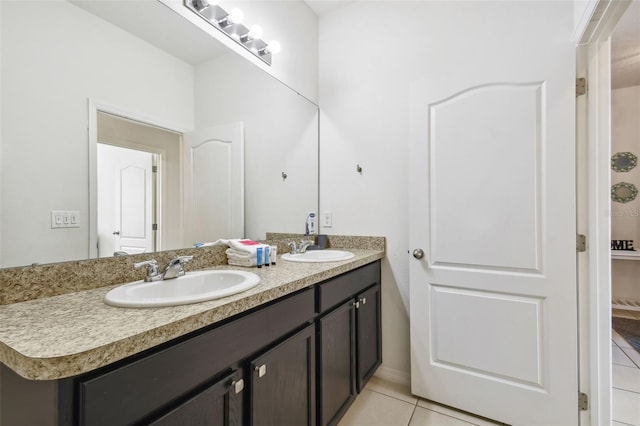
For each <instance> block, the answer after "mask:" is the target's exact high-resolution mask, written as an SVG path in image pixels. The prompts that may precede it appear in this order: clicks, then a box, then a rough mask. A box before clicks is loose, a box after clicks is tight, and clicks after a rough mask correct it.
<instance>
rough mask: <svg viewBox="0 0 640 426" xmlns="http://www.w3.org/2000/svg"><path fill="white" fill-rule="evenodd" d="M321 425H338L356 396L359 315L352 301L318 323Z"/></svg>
mask: <svg viewBox="0 0 640 426" xmlns="http://www.w3.org/2000/svg"><path fill="white" fill-rule="evenodd" d="M318 323H319V340H318V341H319V344H318V346H319V348H320V349H319V359H320V368H319V371H320V375H319V380H320V387H321V396H320V398H321V399H320V404H319V405H320V406H321V407H322V410H321V412H320V424H322V425H326V424H334V423H336V422H337V421H338V420H339V419H340V417H342V415H343V414H344V412H345V411H346V410H347V408H349V405H351V403H352V402H353V400H354V399H355V397H356V389H355V385H354V377H355V357H354V356H353V354H354V353H355V335H354V332H355V315H354V308H353V301H351V300H350V301H348V302H346V303H344V304H343V305H341V306H339V307H338V308H336V309H334V310H333V311H331V312H330V313H328V314H326V315H325V316H323V317H322V318H320V319H319V320H318Z"/></svg>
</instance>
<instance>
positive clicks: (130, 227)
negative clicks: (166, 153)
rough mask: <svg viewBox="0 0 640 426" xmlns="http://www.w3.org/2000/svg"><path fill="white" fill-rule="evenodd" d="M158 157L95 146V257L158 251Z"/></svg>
mask: <svg viewBox="0 0 640 426" xmlns="http://www.w3.org/2000/svg"><path fill="white" fill-rule="evenodd" d="M157 157H158V155H157V154H153V153H150V152H145V151H138V150H134V149H129V148H123V147H119V146H114V145H107V144H102V143H98V257H108V256H112V255H113V254H114V253H116V252H118V253H121V254H124V253H126V254H137V253H145V252H147V253H148V252H152V251H156V250H157V246H156V242H157V238H156V232H157V221H156V212H157V208H156V206H157V200H158V197H157V194H156V189H157V185H156V181H157V170H158V169H157V165H156V164H157V161H158V160H157Z"/></svg>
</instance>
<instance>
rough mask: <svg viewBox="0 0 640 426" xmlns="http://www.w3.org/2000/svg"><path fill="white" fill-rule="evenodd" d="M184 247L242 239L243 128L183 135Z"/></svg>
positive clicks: (231, 126)
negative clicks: (184, 187)
mask: <svg viewBox="0 0 640 426" xmlns="http://www.w3.org/2000/svg"><path fill="white" fill-rule="evenodd" d="M185 176H186V179H187V188H188V189H187V191H186V193H185V223H184V235H185V243H186V245H193V244H195V243H205V242H210V241H215V240H218V239H220V238H225V239H226V238H243V237H244V126H243V123H241V122H235V123H229V124H224V125H217V126H211V127H207V128H202V129H199V130H197V131H194V132H191V133H187V134H185Z"/></svg>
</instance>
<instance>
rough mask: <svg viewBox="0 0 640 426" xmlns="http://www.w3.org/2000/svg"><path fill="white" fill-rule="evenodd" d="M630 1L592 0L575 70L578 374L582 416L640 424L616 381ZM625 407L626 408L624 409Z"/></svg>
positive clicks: (639, 398) (639, 414)
mask: <svg viewBox="0 0 640 426" xmlns="http://www.w3.org/2000/svg"><path fill="white" fill-rule="evenodd" d="M630 4H631V1H630V0H623V1H618V2H609V1H605V0H601V1H597V2H593V3H590V6H589V7H588V8H587V9H589V8H591V9H590V10H589V11H588V13H587V14H588V15H589V17H590V20H588V19H587V20H588V21H589V22H588V23H587V24H586V26H585V28H584V32H582V33H580V35H579V36H578V49H577V53H578V56H577V57H578V62H577V65H578V67H577V76H578V77H585V78H586V85H585V86H586V89H587V90H586V93H585V96H578V97H577V104H576V106H577V134H578V138H577V146H578V157H579V158H578V177H577V182H578V227H577V232H578V234H583V235H585V237H586V238H585V240H586V247H585V249H583V252H582V253H578V258H579V262H578V265H579V272H578V275H579V277H580V279H579V282H580V284H579V286H580V291H579V301H580V308H579V312H580V324H581V326H580V354H581V356H580V376H581V377H582V378H584V379H583V380H581V387H580V391H581V392H584V393H587V394H588V409H587V410H586V411H581V420H582V421H583V422H584V423H586V424H610V423H611V420H612V418H613V419H614V420H618V421H620V420H626V421H625V422H624V423H630V424H640V422H639V419H640V411H638V410H637V408H638V407H640V393H638V394H636V398H635V400H634V398H631V401H630V400H629V398H626V397H625V398H623V399H620V398H617V395H616V394H617V393H618V392H616V391H615V388H616V387H617V386H618V385H619V384H620V382H619V381H618V383H616V377H615V375H613V377H612V363H613V362H612V344H613V345H614V346H615V341H614V342H612V321H611V319H612V299H613V298H612V285H611V275H612V274H611V271H612V259H611V240H612V232H611V225H612V220H611V219H612V213H613V212H612V201H611V199H612V195H611V192H612V175H611V174H612V170H611V165H612V164H611V160H612V143H611V137H612V121H611V106H612V85H611V81H612V75H613V74H615V71H614V70H613V69H612V68H613V67H612V62H611V57H612V34H613V33H614V29H616V26H617V25H618V24H619V23H620V22H621V17H622V16H623V15H624V14H625V12H626V11H627V10H630V9H628V8H629V6H630ZM587 14H585V15H587ZM578 94H580V93H578ZM613 352H616V351H613ZM613 355H614V356H615V353H613ZM629 378H630V376H626V379H629ZM612 379H613V380H612ZM612 388H613V389H614V392H613V398H612ZM627 396H629V395H627ZM625 407H626V408H631V410H632V411H631V412H629V411H628V410H626V409H625ZM621 408H622V409H623V410H624V411H625V412H626V413H627V414H624V415H623V416H622V417H621V416H620V412H619V409H621Z"/></svg>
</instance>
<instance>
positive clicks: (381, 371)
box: [374, 365, 411, 386]
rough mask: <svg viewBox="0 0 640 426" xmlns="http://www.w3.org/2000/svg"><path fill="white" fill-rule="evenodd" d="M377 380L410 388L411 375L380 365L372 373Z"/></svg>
mask: <svg viewBox="0 0 640 426" xmlns="http://www.w3.org/2000/svg"><path fill="white" fill-rule="evenodd" d="M374 376H376V377H377V378H378V379H381V380H386V381H388V382H393V383H398V384H401V385H406V386H411V375H410V374H409V373H407V372H406V371H402V370H396V369H393V368H389V367H385V366H384V365H381V366H380V367H378V369H377V370H376V372H375V373H374Z"/></svg>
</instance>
